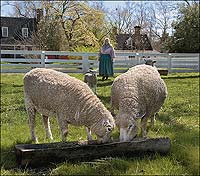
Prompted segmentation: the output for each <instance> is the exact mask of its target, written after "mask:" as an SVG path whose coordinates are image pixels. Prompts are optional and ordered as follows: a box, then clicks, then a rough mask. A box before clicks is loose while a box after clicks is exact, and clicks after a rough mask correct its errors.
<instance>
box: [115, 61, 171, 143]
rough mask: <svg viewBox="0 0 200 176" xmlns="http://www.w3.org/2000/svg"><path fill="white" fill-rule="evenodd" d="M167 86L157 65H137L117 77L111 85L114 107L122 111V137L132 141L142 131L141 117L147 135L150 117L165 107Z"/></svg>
mask: <svg viewBox="0 0 200 176" xmlns="http://www.w3.org/2000/svg"><path fill="white" fill-rule="evenodd" d="M166 97H167V87H166V84H165V82H164V81H163V80H162V79H161V77H160V74H159V73H158V71H157V69H156V68H155V67H152V66H149V65H145V64H142V65H137V66H134V67H132V68H130V69H129V70H128V71H127V72H126V73H123V74H121V75H120V76H118V77H117V78H115V80H114V82H113V84H112V88H111V109H112V113H113V114H114V109H118V110H119V112H118V114H117V116H116V125H117V126H118V127H119V128H120V141H130V140H132V139H133V138H134V137H135V136H136V135H137V133H138V129H139V124H138V119H139V118H141V132H142V136H143V137H146V135H147V131H146V126H147V120H148V119H149V118H151V117H152V116H154V114H156V113H157V112H158V111H159V110H160V109H161V107H162V105H163V103H164V100H165V99H166Z"/></svg>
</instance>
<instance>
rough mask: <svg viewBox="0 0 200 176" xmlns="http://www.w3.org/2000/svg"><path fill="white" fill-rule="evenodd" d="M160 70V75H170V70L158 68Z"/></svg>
mask: <svg viewBox="0 0 200 176" xmlns="http://www.w3.org/2000/svg"><path fill="white" fill-rule="evenodd" d="M158 72H159V73H160V75H162V76H167V75H168V72H169V71H168V70H164V69H163V70H162V69H158Z"/></svg>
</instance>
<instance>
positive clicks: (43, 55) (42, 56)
mask: <svg viewBox="0 0 200 176" xmlns="http://www.w3.org/2000/svg"><path fill="white" fill-rule="evenodd" d="M41 66H42V67H43V68H45V51H42V53H41Z"/></svg>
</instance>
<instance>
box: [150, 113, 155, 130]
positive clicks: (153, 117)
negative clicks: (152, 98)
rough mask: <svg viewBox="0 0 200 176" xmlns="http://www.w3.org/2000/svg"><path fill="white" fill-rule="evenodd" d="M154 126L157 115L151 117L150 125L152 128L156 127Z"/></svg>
mask: <svg viewBox="0 0 200 176" xmlns="http://www.w3.org/2000/svg"><path fill="white" fill-rule="evenodd" d="M154 124H155V115H152V116H151V124H150V126H151V127H152V126H154Z"/></svg>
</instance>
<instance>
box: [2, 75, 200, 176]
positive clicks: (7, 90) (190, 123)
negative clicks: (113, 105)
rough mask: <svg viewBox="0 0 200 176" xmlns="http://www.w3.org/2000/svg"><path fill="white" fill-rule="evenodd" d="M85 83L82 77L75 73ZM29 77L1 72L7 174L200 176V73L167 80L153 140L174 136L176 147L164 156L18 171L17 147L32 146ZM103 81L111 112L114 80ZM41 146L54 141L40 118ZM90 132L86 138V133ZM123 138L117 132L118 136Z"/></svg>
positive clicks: (101, 91) (77, 132) (77, 131)
mask: <svg viewBox="0 0 200 176" xmlns="http://www.w3.org/2000/svg"><path fill="white" fill-rule="evenodd" d="M71 75H72V76H74V77H77V78H79V79H81V80H82V79H83V76H82V75H81V74H71ZM22 78H23V74H1V175H199V73H184V74H169V75H168V76H165V77H163V79H164V81H165V82H166V84H167V87H168V97H167V100H166V101H165V104H164V106H163V108H162V110H161V111H160V112H159V115H160V117H159V119H157V121H156V124H155V126H154V127H153V128H152V129H150V131H149V133H148V134H149V137H164V136H168V137H170V139H171V143H172V147H171V151H170V153H169V154H168V155H167V156H161V155H159V154H155V155H151V156H149V155H146V156H141V157H138V156H137V157H132V158H104V159H99V160H94V161H92V162H80V163H69V162H64V163H60V164H56V165H55V166H54V167H52V168H46V169H43V170H34V169H19V168H17V167H16V162H15V153H14V150H13V149H14V146H15V144H19V143H20V144H21V143H29V142H30V135H29V127H28V123H27V114H26V111H25V107H24V99H23V81H22ZM100 79H101V78H99V81H98V89H97V93H98V96H99V98H100V99H101V100H102V102H103V103H104V104H105V106H106V107H107V108H108V109H109V108H110V104H109V102H110V89H111V84H112V81H113V79H114V78H111V79H109V80H107V81H104V82H102V81H100ZM37 116H38V117H37V122H36V124H37V125H36V126H37V128H36V130H37V131H36V132H37V135H38V137H39V142H40V143H44V142H48V141H47V140H46V139H45V131H44V128H43V124H42V120H41V118H40V117H39V115H37ZM51 126H52V133H53V137H54V141H53V142H58V141H60V140H61V135H60V132H59V128H58V124H57V121H56V119H55V118H51ZM69 130H70V131H69V136H68V140H70V141H74V140H85V139H86V135H85V130H84V128H83V127H80V128H77V127H72V126H70V129H69ZM83 134H84V135H83ZM113 136H114V137H118V136H119V133H118V131H117V129H116V130H115V131H114V133H113Z"/></svg>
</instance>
